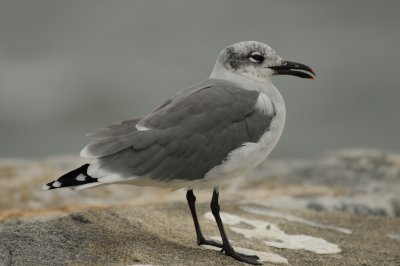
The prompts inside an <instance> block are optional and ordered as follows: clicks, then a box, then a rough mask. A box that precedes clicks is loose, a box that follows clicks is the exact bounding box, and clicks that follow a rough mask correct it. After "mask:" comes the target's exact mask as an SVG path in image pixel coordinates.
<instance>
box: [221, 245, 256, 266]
mask: <svg viewBox="0 0 400 266" xmlns="http://www.w3.org/2000/svg"><path fill="white" fill-rule="evenodd" d="M221 251H222V252H224V253H225V255H227V256H229V257H232V258H234V259H235V260H238V261H242V262H245V263H248V264H252V265H262V263H261V262H259V261H258V260H259V259H260V257H258V256H256V255H247V254H243V253H239V252H236V251H235V250H234V249H233V248H227V249H225V248H222V250H221Z"/></svg>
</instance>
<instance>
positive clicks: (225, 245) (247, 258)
mask: <svg viewBox="0 0 400 266" xmlns="http://www.w3.org/2000/svg"><path fill="white" fill-rule="evenodd" d="M218 198H219V192H218V188H214V192H213V196H212V199H211V204H210V206H211V212H212V214H213V215H214V218H215V221H216V222H217V225H218V229H219V232H220V234H221V238H222V251H223V252H225V254H226V255H228V256H230V257H232V258H234V259H236V260H238V261H242V262H246V263H249V264H253V265H261V263H260V262H258V261H257V260H258V259H259V257H258V256H255V255H246V254H242V253H239V252H236V251H235V250H234V249H233V248H232V246H231V244H230V243H229V240H228V237H227V236H226V233H225V230H224V225H223V224H222V220H221V216H220V215H219V210H220V208H219V204H218Z"/></svg>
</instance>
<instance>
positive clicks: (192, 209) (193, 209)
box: [186, 189, 222, 248]
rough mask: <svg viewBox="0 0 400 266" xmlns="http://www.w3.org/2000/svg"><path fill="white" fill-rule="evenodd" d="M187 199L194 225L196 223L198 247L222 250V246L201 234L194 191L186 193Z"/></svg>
mask: <svg viewBox="0 0 400 266" xmlns="http://www.w3.org/2000/svg"><path fill="white" fill-rule="evenodd" d="M186 199H187V202H188V205H189V208H190V212H191V213H192V217H193V223H194V227H195V229H196V236H197V245H199V246H200V245H209V246H214V247H218V248H222V244H221V243H218V242H215V241H213V240H207V239H205V238H204V236H203V234H202V233H201V229H200V224H199V220H198V219H197V213H196V206H195V203H196V196H195V195H194V193H193V190H192V189H191V190H188V191H187V192H186Z"/></svg>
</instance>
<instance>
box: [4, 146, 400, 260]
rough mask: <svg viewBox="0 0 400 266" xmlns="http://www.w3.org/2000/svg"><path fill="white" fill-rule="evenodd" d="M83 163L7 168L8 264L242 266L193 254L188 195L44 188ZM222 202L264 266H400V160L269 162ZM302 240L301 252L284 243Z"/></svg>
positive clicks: (232, 229) (348, 154)
mask: <svg viewBox="0 0 400 266" xmlns="http://www.w3.org/2000/svg"><path fill="white" fill-rule="evenodd" d="M81 163H84V161H82V160H81V159H79V158H76V157H68V156H60V157H52V158H45V159H41V160H16V159H7V160H6V159H2V160H0V265H1V266H2V265H141V264H151V265H243V264H242V263H239V262H236V261H234V260H233V259H231V258H228V257H226V256H224V255H223V254H221V253H220V252H219V251H214V250H209V249H205V248H203V247H198V246H197V245H196V241H195V233H194V228H193V224H192V220H191V216H190V213H189V210H188V208H187V206H186V203H185V191H175V192H172V191H169V190H166V189H159V188H140V187H139V188H138V187H130V186H108V187H100V188H94V189H88V190H83V191H79V192H75V191H70V190H68V189H65V190H54V191H43V190H42V189H41V186H42V184H44V183H46V182H47V181H49V180H52V179H54V178H56V177H57V176H58V175H61V174H63V172H65V171H67V170H69V169H71V168H74V167H77V166H79V165H80V164H81ZM196 195H197V198H198V203H199V216H200V222H201V223H202V225H203V229H204V232H205V234H206V235H207V236H209V237H213V238H216V237H217V236H218V231H217V228H216V226H215V224H214V222H213V221H211V220H209V219H206V218H205V217H207V212H208V211H209V208H208V201H209V199H210V196H211V192H210V191H206V190H205V191H199V192H198V193H196ZM220 204H221V208H222V211H223V212H226V213H227V216H226V217H225V218H226V219H228V220H226V221H225V223H226V227H227V232H228V234H229V236H230V238H231V239H232V241H233V245H234V246H235V247H238V248H245V249H249V250H250V253H251V252H253V253H255V252H260V253H257V254H258V255H259V256H260V257H263V258H264V263H265V265H285V264H289V265H400V248H399V247H400V155H398V154H393V153H392V154H391V153H384V152H381V151H376V150H343V151H339V152H333V153H329V154H327V155H326V156H322V157H320V158H318V159H309V160H304V159H302V160H270V161H266V162H265V163H263V164H262V165H260V166H259V167H258V168H257V169H255V170H254V171H253V172H251V173H250V174H248V175H247V176H246V177H243V178H239V179H236V180H233V181H232V182H230V183H227V184H224V185H223V187H222V189H221V202H220ZM229 217H240V219H242V220H243V221H245V222H240V223H239V222H237V224H235V221H232V218H229ZM223 219H224V218H223ZM229 219H231V220H229ZM246 221H248V222H247V223H246ZM263 224H268V225H267V226H265V228H263V226H261V227H260V226H259V225H263ZM271 228H272V229H273V230H275V231H274V232H272V231H273V230H272V229H271ZM257 230H258V231H257ZM260 230H261V231H260ZM277 232H278V235H277ZM279 234H280V235H279ZM295 239H297V240H301V241H300V242H301V243H300V242H299V243H300V244H296V245H290V244H287V245H285V243H291V242H293V241H294V240H295ZM302 239H305V241H304V242H302V241H303V240H302ZM309 240H310V241H311V242H310V241H309ZM313 241H314V242H313ZM312 243H322V244H321V246H320V247H316V249H315V248H312V247H311V245H312ZM323 245H326V247H323Z"/></svg>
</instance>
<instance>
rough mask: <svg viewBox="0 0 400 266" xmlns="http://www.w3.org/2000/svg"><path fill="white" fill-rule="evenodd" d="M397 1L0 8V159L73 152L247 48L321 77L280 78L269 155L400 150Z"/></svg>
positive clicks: (12, 4)
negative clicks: (249, 43)
mask: <svg viewBox="0 0 400 266" xmlns="http://www.w3.org/2000/svg"><path fill="white" fill-rule="evenodd" d="M399 3H400V2H399V1H329V2H328V1H317V0H315V1H295V0H293V1H265V0H263V1H232V0H226V1H220V0H219V1H215V0H212V1H211V0H210V1H187V0H175V1H148V0H142V1H133V0H132V1H128V0H126V1H122V0H121V1H100V0H85V1H80V0H68V1H53V0H48V1H42V0H35V1H20V0H10V1H5V0H2V1H1V2H0V157H33V156H48V155H53V154H69V153H70V154H78V152H79V150H80V149H81V148H82V147H83V146H84V145H85V144H86V143H87V139H86V138H85V136H84V134H85V133H87V132H89V131H92V130H93V129H96V128H99V127H103V126H106V125H108V124H110V123H112V122H115V121H118V120H122V119H129V118H133V117H137V116H141V115H143V114H146V113H147V112H149V111H151V110H152V109H153V108H154V107H155V106H157V105H158V104H159V103H160V102H161V101H162V100H163V99H165V98H166V97H170V96H172V95H173V94H174V93H176V92H177V91H178V90H180V89H182V88H184V87H186V86H188V85H191V84H193V83H195V82H198V81H200V80H202V79H205V78H207V77H208V75H209V73H210V71H211V69H212V67H213V65H214V61H215V59H216V56H217V55H218V53H219V51H220V50H221V49H222V48H224V47H225V46H227V45H229V44H232V43H235V42H238V41H243V40H258V41H262V42H265V43H267V44H269V45H270V46H272V47H273V48H274V49H275V50H276V51H277V52H278V53H279V54H280V55H281V56H283V57H284V58H286V59H288V60H293V61H298V62H301V63H304V64H308V65H310V66H312V67H314V68H315V69H316V71H317V72H318V78H317V80H315V81H310V80H304V79H298V78H295V77H277V78H275V84H276V86H277V87H278V88H279V89H280V90H281V92H282V94H283V96H284V98H285V100H286V105H287V115H288V117H287V123H286V128H285V131H284V133H283V136H282V139H281V141H280V143H279V144H278V146H277V148H276V150H275V151H274V152H273V154H272V156H274V157H300V156H304V157H306V156H315V155H318V154H321V153H323V152H325V151H326V150H329V149H338V148H343V147H373V148H381V149H384V150H388V151H399V149H400V142H399V136H400V122H399V114H400V106H399V104H398V102H399V98H400V86H399V85H400V73H399V69H400V67H399V64H400V52H399V49H400V31H399V25H400V16H399V10H400V4H399Z"/></svg>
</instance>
